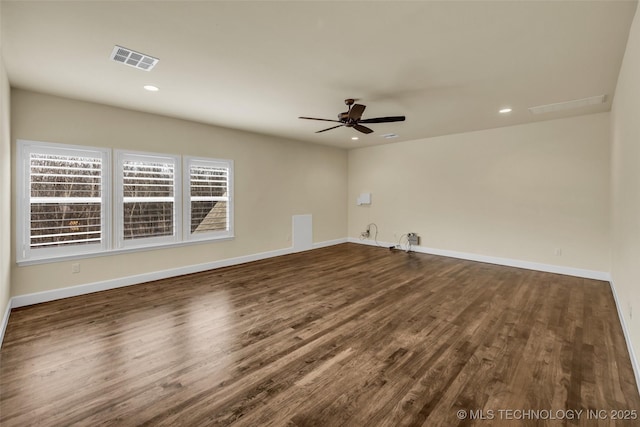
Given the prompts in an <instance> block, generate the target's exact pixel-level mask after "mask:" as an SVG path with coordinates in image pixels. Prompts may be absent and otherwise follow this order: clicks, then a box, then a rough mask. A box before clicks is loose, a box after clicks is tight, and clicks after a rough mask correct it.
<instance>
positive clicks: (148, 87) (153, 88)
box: [144, 85, 160, 92]
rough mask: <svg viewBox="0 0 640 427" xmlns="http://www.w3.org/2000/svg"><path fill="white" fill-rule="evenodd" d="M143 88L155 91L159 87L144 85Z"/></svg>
mask: <svg viewBox="0 0 640 427" xmlns="http://www.w3.org/2000/svg"><path fill="white" fill-rule="evenodd" d="M144 88H145V89H146V90H148V91H149V92H157V91H159V90H160V89H158V87H157V86H154V85H145V86H144Z"/></svg>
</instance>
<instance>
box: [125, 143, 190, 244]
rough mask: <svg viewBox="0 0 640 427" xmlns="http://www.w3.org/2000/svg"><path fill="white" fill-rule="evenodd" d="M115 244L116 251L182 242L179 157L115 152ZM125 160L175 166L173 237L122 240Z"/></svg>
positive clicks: (135, 152) (128, 151)
mask: <svg viewBox="0 0 640 427" xmlns="http://www.w3.org/2000/svg"><path fill="white" fill-rule="evenodd" d="M115 157H116V162H115V167H114V169H115V172H114V174H115V180H114V184H113V185H115V203H114V209H115V214H114V217H115V234H116V236H115V242H116V248H117V249H127V248H150V247H155V246H166V245H171V244H175V243H179V242H180V241H181V240H182V227H181V224H182V209H180V204H181V203H182V204H183V200H182V197H180V196H181V195H180V189H181V188H182V186H181V181H180V179H181V177H182V174H181V165H182V162H181V161H180V156H179V155H173V154H163V153H149V152H142V151H130V150H115ZM126 160H139V161H167V160H168V161H171V162H173V164H174V165H175V168H174V181H173V200H174V212H173V235H172V236H160V237H148V238H141V239H130V240H126V239H124V186H123V175H124V174H123V162H124V161H126Z"/></svg>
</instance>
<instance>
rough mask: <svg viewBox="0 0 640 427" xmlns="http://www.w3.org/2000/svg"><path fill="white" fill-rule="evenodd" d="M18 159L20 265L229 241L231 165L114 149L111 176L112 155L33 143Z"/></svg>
mask: <svg viewBox="0 0 640 427" xmlns="http://www.w3.org/2000/svg"><path fill="white" fill-rule="evenodd" d="M16 158H17V160H16V165H17V168H16V171H17V172H16V177H17V179H16V194H17V195H18V197H17V199H16V206H17V208H16V209H17V215H16V223H17V232H16V246H17V254H18V255H17V261H18V262H19V263H21V264H22V263H31V262H32V261H33V262H36V263H37V262H44V261H46V260H55V259H58V260H59V259H62V258H67V259H68V258H77V257H82V256H85V255H95V254H100V253H114V252H122V251H129V250H143V249H145V248H150V247H162V246H166V245H173V244H183V242H190V241H203V240H215V239H223V238H231V237H233V161H231V160H220V159H207V158H197V157H187V156H185V157H184V159H183V158H182V157H181V156H177V155H168V154H156V153H137V152H130V151H124V150H116V152H115V160H114V166H113V171H114V173H113V176H112V174H111V170H112V169H111V168H112V163H111V150H110V149H106V148H95V147H84V146H73V145H63V144H52V143H45V142H36V141H18V151H17V156H16ZM183 171H184V172H183ZM183 174H184V175H183ZM183 180H184V187H183V186H182V182H183ZM112 194H115V196H114V197H113V203H112ZM183 220H184V221H183Z"/></svg>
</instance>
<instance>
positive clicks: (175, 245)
mask: <svg viewBox="0 0 640 427" xmlns="http://www.w3.org/2000/svg"><path fill="white" fill-rule="evenodd" d="M233 239H235V236H233V235H232V236H226V237H218V238H214V239H200V240H189V241H187V242H178V243H168V244H162V245H148V246H136V247H135V248H124V249H110V250H107V251H99V252H91V253H86V254H73V255H62V256H57V257H48V258H36V259H25V260H20V261H17V262H16V264H17V265H18V266H19V267H26V266H29V265H37V264H50V263H54V262H63V261H74V260H78V259H85V258H98V257H104V256H111V255H121V254H128V253H133V252H148V251H154V250H158V249H171V248H179V247H183V246H192V245H202V244H205V243H213V242H224V241H228V240H233Z"/></svg>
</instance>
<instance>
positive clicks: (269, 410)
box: [0, 244, 640, 427]
mask: <svg viewBox="0 0 640 427" xmlns="http://www.w3.org/2000/svg"><path fill="white" fill-rule="evenodd" d="M461 410H463V411H464V414H459V412H458V411H461ZM625 410H627V411H629V412H628V413H625V412H612V411H625ZM638 410H640V398H639V396H638V392H637V388H636V384H635V380H634V376H633V372H632V368H631V363H630V360H629V356H628V353H627V349H626V346H625V342H624V338H623V334H622V330H621V327H620V324H619V320H618V317H617V313H616V308H615V305H614V301H613V297H612V294H611V291H610V288H609V284H608V283H606V282H600V281H594V280H586V279H580V278H575V277H569V276H562V275H556V274H548V273H541V272H535V271H529V270H520V269H516V268H509V267H501V266H495V265H490V264H482V263H476V262H468V261H462V260H457V259H452V258H445V257H437V256H430V255H424V254H415V253H410V254H407V253H405V252H400V251H395V252H391V251H389V250H387V249H381V248H375V247H367V246H361V245H355V244H344V245H338V246H333V247H329V248H324V249H319V250H314V251H310V252H305V253H300V254H294V255H288V256H283V257H278V258H273V259H269V260H264V261H258V262H254V263H250V264H245V265H240V266H235V267H229V268H223V269H219V270H214V271H209V272H204V273H198V274H192V275H188V276H183V277H178V278H173V279H167V280H161V281H156V282H151V283H147V284H142V285H137V286H130V287H126V288H120V289H115V290H111V291H105V292H100V293H95V294H90V295H85V296H80V297H75V298H69V299H65V300H59V301H54V302H50V303H46V304H40V305H37V306H31V307H25V308H21V309H15V310H13V312H12V313H11V317H10V320H9V325H8V328H7V332H6V336H5V339H4V344H3V346H2V350H1V351H0V424H1V425H2V426H28V425H38V426H48V425H65V426H66V425H86V426H96V425H125V426H129V425H148V426H176V425H184V426H208V425H215V426H217V425H221V426H222V425H233V426H266V425H273V426H358V427H359V426H455V425H465V426H472V425H473V426H493V425H508V426H513V425H525V426H546V425H549V426H551V425H553V426H555V425H594V426H595V425H623V426H638V425H640V421H638V420H637V419H636V420H631V419H627V420H613V419H612V418H614V417H616V415H618V416H620V417H622V418H633V415H632V414H633V413H635V412H634V411H638ZM469 411H474V412H473V413H470V412H469ZM481 411H482V412H481ZM508 411H513V412H511V413H510V412H508ZM518 411H525V412H518ZM532 411H538V412H532ZM545 411H551V412H545ZM564 411H569V412H564ZM571 411H576V412H571ZM577 411H583V412H582V413H579V412H577ZM588 411H591V412H588ZM603 411H604V412H603ZM459 415H464V417H459ZM478 417H484V418H485V419H483V420H480V419H472V418H478ZM567 417H573V418H574V419H573V420H571V419H567ZM636 417H640V414H637V415H636ZM461 418H462V419H461ZM522 418H528V419H522ZM597 418H600V419H597Z"/></svg>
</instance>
